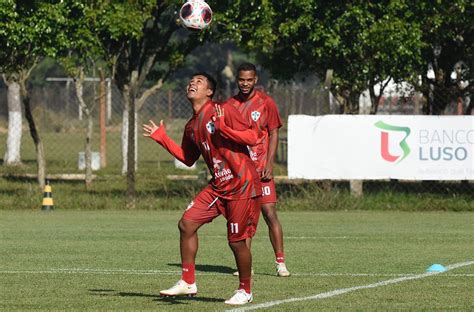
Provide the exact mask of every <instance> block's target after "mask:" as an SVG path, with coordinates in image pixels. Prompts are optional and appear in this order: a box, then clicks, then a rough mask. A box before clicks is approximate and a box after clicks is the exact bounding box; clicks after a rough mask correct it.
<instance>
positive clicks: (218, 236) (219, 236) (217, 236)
mask: <svg viewBox="0 0 474 312" xmlns="http://www.w3.org/2000/svg"><path fill="white" fill-rule="evenodd" d="M206 237H207V238H227V236H225V235H201V236H199V238H206ZM285 239H358V237H355V236H351V237H349V236H285Z"/></svg>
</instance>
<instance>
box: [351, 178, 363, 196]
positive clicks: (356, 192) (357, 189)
mask: <svg viewBox="0 0 474 312" xmlns="http://www.w3.org/2000/svg"><path fill="white" fill-rule="evenodd" d="M350 187H351V195H352V196H354V197H362V195H363V194H364V190H363V183H362V180H351V181H350Z"/></svg>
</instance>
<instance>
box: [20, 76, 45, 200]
mask: <svg viewBox="0 0 474 312" xmlns="http://www.w3.org/2000/svg"><path fill="white" fill-rule="evenodd" d="M27 77H28V76H27V75H23V77H21V79H20V93H21V98H22V102H23V106H24V107H25V118H26V120H27V121H28V126H29V128H30V135H31V138H32V139H33V143H34V144H35V149H36V165H37V170H38V184H39V187H40V191H41V192H42V191H43V189H44V185H45V179H46V161H45V157H44V149H43V142H42V141H41V138H40V136H39V133H38V129H37V128H36V123H35V120H34V118H33V114H32V111H31V105H30V97H29V95H28V90H27V89H26V79H27Z"/></svg>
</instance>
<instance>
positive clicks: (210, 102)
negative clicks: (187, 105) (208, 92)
mask: <svg viewBox="0 0 474 312" xmlns="http://www.w3.org/2000/svg"><path fill="white" fill-rule="evenodd" d="M212 103H213V102H212V100H209V101H207V102H206V104H204V105H203V106H201V108H200V109H199V110H198V111H197V112H195V113H194V116H197V115H198V114H200V113H201V112H202V110H203V109H204V107H207V106H208V105H209V104H212Z"/></svg>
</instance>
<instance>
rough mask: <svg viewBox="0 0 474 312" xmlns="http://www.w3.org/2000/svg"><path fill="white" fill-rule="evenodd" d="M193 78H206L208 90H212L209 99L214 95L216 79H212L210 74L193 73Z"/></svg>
mask: <svg viewBox="0 0 474 312" xmlns="http://www.w3.org/2000/svg"><path fill="white" fill-rule="evenodd" d="M195 76H204V77H206V79H207V84H208V86H209V89H211V90H212V94H211V99H212V97H213V96H214V93H216V88H217V81H216V79H214V77H212V76H211V75H210V74H208V73H206V72H197V73H194V74H193V75H192V76H191V78H192V77H195Z"/></svg>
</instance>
